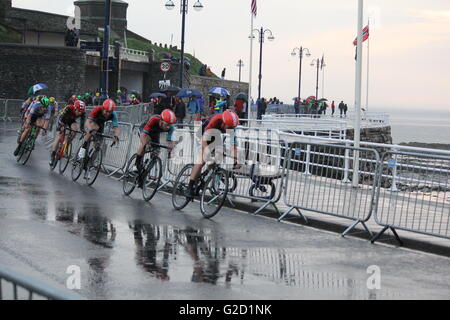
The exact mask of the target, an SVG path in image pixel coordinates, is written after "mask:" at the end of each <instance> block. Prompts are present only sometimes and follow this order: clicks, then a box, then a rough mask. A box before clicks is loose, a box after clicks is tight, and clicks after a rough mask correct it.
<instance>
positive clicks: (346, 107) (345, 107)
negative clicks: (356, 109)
mask: <svg viewBox="0 0 450 320" xmlns="http://www.w3.org/2000/svg"><path fill="white" fill-rule="evenodd" d="M347 110H348V106H347V104H344V116H345V117H346V118H347Z"/></svg>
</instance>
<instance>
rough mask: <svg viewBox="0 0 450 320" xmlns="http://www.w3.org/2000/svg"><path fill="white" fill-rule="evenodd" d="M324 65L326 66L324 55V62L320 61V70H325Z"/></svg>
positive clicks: (323, 56)
mask: <svg viewBox="0 0 450 320" xmlns="http://www.w3.org/2000/svg"><path fill="white" fill-rule="evenodd" d="M324 64H325V55H322V60H321V61H320V70H322V69H323V66H324Z"/></svg>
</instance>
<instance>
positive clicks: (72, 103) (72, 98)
mask: <svg viewBox="0 0 450 320" xmlns="http://www.w3.org/2000/svg"><path fill="white" fill-rule="evenodd" d="M75 101H77V96H76V95H72V96H71V97H70V98H69V101H68V103H69V104H71V105H74V104H75Z"/></svg>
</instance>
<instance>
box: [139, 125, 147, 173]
mask: <svg viewBox="0 0 450 320" xmlns="http://www.w3.org/2000/svg"><path fill="white" fill-rule="evenodd" d="M149 141H150V136H149V135H148V134H147V133H146V132H143V131H142V132H141V133H140V135H139V147H138V149H137V151H136V154H137V157H136V168H137V169H138V172H139V174H140V173H141V172H142V159H143V158H144V153H145V146H146V144H147V143H148V142H149Z"/></svg>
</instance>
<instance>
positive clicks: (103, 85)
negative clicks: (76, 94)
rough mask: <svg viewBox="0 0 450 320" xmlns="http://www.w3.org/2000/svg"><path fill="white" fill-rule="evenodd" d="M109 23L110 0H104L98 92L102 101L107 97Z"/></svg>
mask: <svg viewBox="0 0 450 320" xmlns="http://www.w3.org/2000/svg"><path fill="white" fill-rule="evenodd" d="M110 24H111V0H106V1H105V27H104V31H103V50H102V58H101V65H100V68H101V69H100V70H101V75H100V92H101V99H102V101H104V100H106V99H107V98H108V72H109V31H110Z"/></svg>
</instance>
